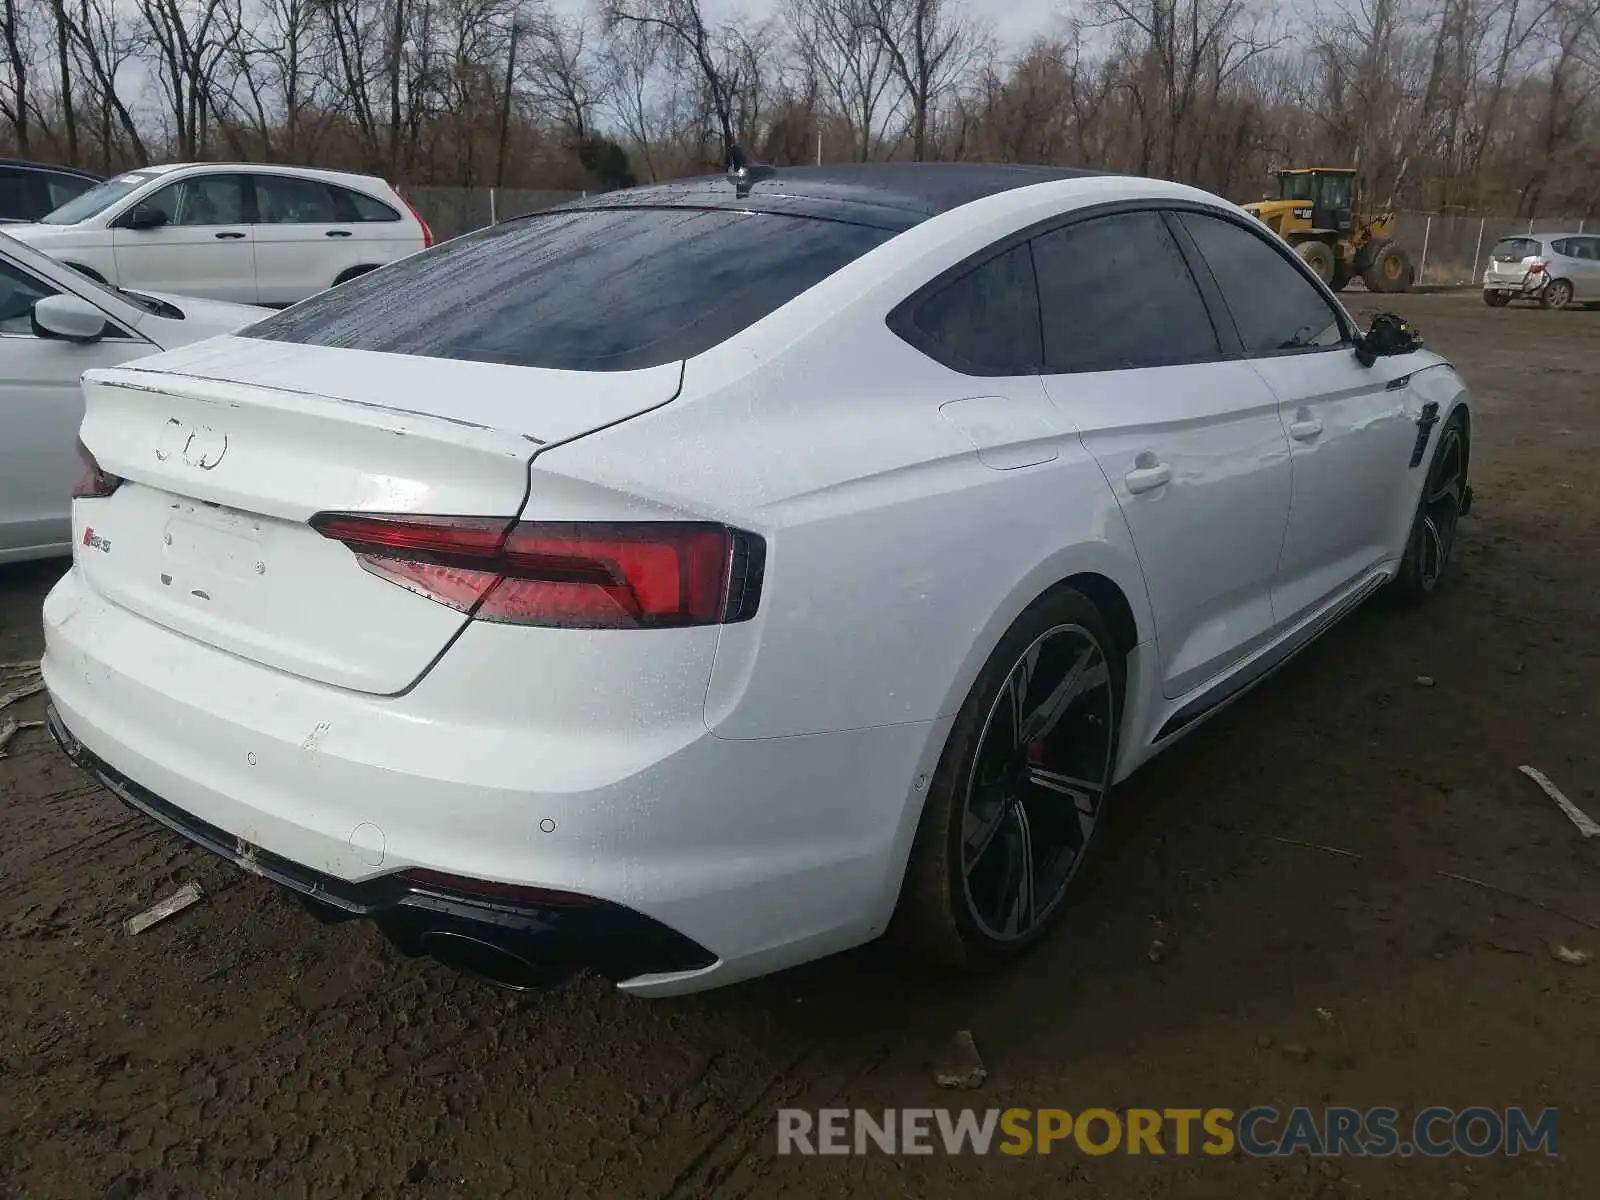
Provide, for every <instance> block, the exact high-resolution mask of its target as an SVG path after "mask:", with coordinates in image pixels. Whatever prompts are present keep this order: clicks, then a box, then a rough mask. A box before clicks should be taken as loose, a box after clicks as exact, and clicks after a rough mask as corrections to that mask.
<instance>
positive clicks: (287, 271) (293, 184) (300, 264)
mask: <svg viewBox="0 0 1600 1200" xmlns="http://www.w3.org/2000/svg"><path fill="white" fill-rule="evenodd" d="M250 178H251V181H252V183H253V184H254V185H255V197H256V212H255V220H256V224H255V226H254V227H253V229H252V231H251V232H252V235H253V236H254V238H255V258H256V289H257V293H256V294H257V299H258V302H259V303H261V304H293V303H294V302H295V301H296V300H303V299H305V298H306V297H307V296H309V295H311V294H312V293H314V292H320V291H322V289H324V288H326V287H330V286H331V285H332V284H333V281H334V280H335V279H337V278H338V277H339V276H340V275H341V274H342V273H343V272H344V271H346V270H348V269H349V268H350V267H353V266H355V265H356V264H357V262H358V259H359V251H360V247H359V245H358V243H359V241H360V239H359V237H358V231H359V226H358V224H357V223H356V222H355V221H354V220H353V219H351V218H352V217H353V216H354V214H353V213H351V212H349V211H348V209H347V208H346V207H345V206H341V205H340V204H339V202H338V199H337V197H336V196H335V194H334V193H335V190H334V188H332V187H331V186H330V185H328V184H326V183H324V182H322V180H320V179H306V178H302V177H299V176H294V175H272V174H267V173H259V174H254V175H252V176H251V177H250Z"/></svg>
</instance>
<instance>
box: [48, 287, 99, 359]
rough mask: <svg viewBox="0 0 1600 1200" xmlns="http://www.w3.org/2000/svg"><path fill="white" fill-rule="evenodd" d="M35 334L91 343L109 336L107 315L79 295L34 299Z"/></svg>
mask: <svg viewBox="0 0 1600 1200" xmlns="http://www.w3.org/2000/svg"><path fill="white" fill-rule="evenodd" d="M30 317H31V324H32V325H33V332H34V336H36V337H42V338H51V339H53V340H55V341H58V342H76V343H78V344H79V345H84V346H86V345H89V344H90V343H92V342H98V341H99V340H100V339H101V338H103V337H105V335H106V315H105V313H103V312H101V311H100V310H99V309H98V308H96V307H95V306H94V305H92V304H90V303H89V302H88V301H87V300H85V299H83V298H82V297H80V296H73V295H69V294H67V293H60V294H58V295H55V296H45V297H43V298H42V299H40V300H37V301H35V303H34V306H33V311H32V313H31V314H30Z"/></svg>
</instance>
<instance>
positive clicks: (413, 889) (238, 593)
mask: <svg viewBox="0 0 1600 1200" xmlns="http://www.w3.org/2000/svg"><path fill="white" fill-rule="evenodd" d="M732 174H733V177H732V178H721V177H718V178H713V179H710V180H700V181H691V182H686V183H678V184H672V185H666V186H662V187H653V188H641V189H634V190H629V191H624V192H618V193H613V194H611V195H608V196H604V197H599V198H596V199H592V200H589V201H586V202H583V203H580V204H578V205H575V206H569V207H567V208H565V209H560V210H554V211H550V212H547V213H543V214H539V215H536V216H531V217H528V218H525V219H520V220H517V221H513V222H509V223H507V224H503V225H499V226H496V227H494V228H491V229H486V230H483V231H481V232H478V233H476V234H472V235H469V236H467V237H464V238H461V239H459V240H456V241H454V242H451V243H448V244H446V245H443V246H440V247H438V248H436V249H434V250H432V251H429V252H427V253H424V254H421V255H418V256H416V257H414V258H412V259H410V260H408V261H406V262H404V263H401V264H398V265H396V266H394V267H392V268H390V269H388V270H386V271H384V272H383V273H382V275H381V276H374V277H373V278H371V279H370V280H357V281H356V282H354V283H352V284H350V285H348V286H347V287H345V288H339V289H336V290H334V291H331V292H328V293H326V294H325V295H322V296H319V297H315V298H313V299H312V300H309V301H307V302H306V303H304V304H301V305H298V306H296V307H295V308H293V309H291V310H289V311H288V312H285V313H281V314H278V315H275V316H273V317H271V318H269V319H268V320H267V321H265V322H264V323H262V324H261V325H258V326H256V327H254V328H252V329H251V330H249V331H247V332H246V334H245V335H243V336H240V337H237V338H232V339H225V340H223V341H220V342H213V343H210V344H208V345H206V346H204V347H199V348H194V349H190V350H188V351H184V350H179V351H176V352H173V353H170V354H167V355H164V356H162V357H160V358H156V359H153V360H149V361H146V362H143V363H140V364H137V365H136V366H135V367H132V368H128V369H122V370H105V371H96V372H92V373H91V374H90V376H89V379H88V381H87V384H86V391H87V399H88V413H87V417H86V419H85V422H84V426H83V440H84V442H85V443H86V444H87V447H88V449H89V450H90V451H91V452H92V454H93V456H94V459H95V460H96V466H95V469H94V470H93V471H91V472H90V474H89V476H88V477H86V478H85V480H84V482H83V484H82V486H81V488H80V490H79V496H80V499H79V500H78V503H77V504H76V506H75V508H74V539H75V544H76V547H77V549H76V562H75V565H74V569H73V570H72V571H71V573H70V574H69V575H68V576H67V577H66V578H65V579H63V580H62V581H61V582H60V584H59V585H58V586H57V587H56V588H55V590H54V591H53V592H52V593H51V594H50V596H49V599H48V601H47V603H46V606H45V622H46V634H47V652H46V655H45V659H44V678H45V681H46V683H47V685H48V688H49V691H50V697H51V709H50V712H51V716H50V720H51V723H52V728H53V729H54V731H55V733H56V736H57V738H58V740H59V741H60V742H61V744H62V745H63V747H65V748H66V749H67V751H68V753H69V754H70V755H72V757H74V758H75V759H76V760H77V761H78V762H79V763H80V764H82V765H83V766H85V767H86V768H87V769H88V770H90V771H91V772H92V773H93V774H94V775H96V776H97V777H98V778H100V779H101V780H103V781H105V782H106V783H107V784H108V785H109V786H110V787H111V788H112V789H113V790H115V791H116V793H117V794H118V795H119V796H121V798H122V799H123V800H125V801H126V802H128V803H129V804H131V805H133V806H134V807H135V808H138V809H140V810H143V811H144V812H146V813H147V814H149V815H151V816H153V817H154V818H156V819H157V820H160V821H162V822H164V823H166V824H167V825H168V826H170V827H172V828H173V829H175V830H177V831H179V832H180V833H182V834H184V835H185V836H187V837H188V838H190V839H192V840H194V841H196V842H198V843H200V844H201V845H203V846H206V847H209V848H210V849H212V850H214V851H216V852H217V853H219V854H222V855H224V856H226V857H228V858H230V859H232V860H233V861H235V862H236V863H238V864H240V865H241V866H243V867H245V868H246V869H248V870H250V871H252V872H255V873H256V874H259V875H262V876H265V877H267V878H269V879H273V880H276V881H278V882H279V883H281V884H283V885H285V886H286V887H288V888H290V889H293V890H294V891H296V892H298V893H299V894H300V895H301V896H302V897H304V898H305V899H306V901H307V903H308V904H309V905H310V906H311V907H312V908H313V909H314V910H315V911H317V912H318V913H320V914H322V915H324V916H326V917H329V918H342V917H353V916H365V917H370V918H373V919H375V920H376V921H377V923H378V924H379V926H380V927H381V928H382V929H383V930H384V931H385V932H386V933H387V934H389V935H390V936H391V937H392V938H393V939H394V941H395V942H396V943H397V944H398V945H399V946H400V947H401V948H402V949H404V950H406V951H408V952H413V953H423V954H430V955H433V956H435V957H436V958H438V959H440V960H442V961H444V962H447V963H450V964H452V965H454V966H456V967H459V968H462V969H465V970H467V971H470V972H473V973H476V974H478V975H480V976H482V977H485V978H488V979H491V980H493V981H495V982H497V983H500V984H503V985H506V986H510V987H527V986H532V985H534V984H537V983H540V982H542V981H544V980H546V979H549V978H552V977H554V976H556V975H558V974H560V973H561V972H562V971H565V970H570V969H573V968H579V967H583V968H592V969H596V970H598V971H600V972H602V973H603V974H605V975H606V976H608V977H610V978H611V979H613V980H615V981H617V983H618V984H619V985H620V986H622V987H623V988H625V989H627V990H629V991H631V992H634V993H637V994H646V995H662V994H670V993H681V992H690V991H695V990H699V989H703V988H708V987H712V986H716V985H719V984H724V983H728V982H731V981H734V980H739V979H744V978H748V977H750V976H754V975H758V974H761V973H763V972H767V971H772V970H775V969H777V968H781V967H785V966H788V965H791V964H794V963H799V962H802V961H804V960H807V959H812V958H816V957H818V956H821V955H825V954H829V953H832V952H834V951H838V950H842V949H844V948H846V947H849V946H853V945H857V944H860V943H862V942H866V941H868V940H869V939H872V938H875V937H877V936H878V935H880V934H882V933H884V932H885V931H886V930H887V929H888V928H889V927H890V925H891V921H894V922H895V923H896V924H898V925H899V926H901V927H902V929H903V932H904V933H905V934H906V936H907V937H908V938H909V939H910V940H912V941H913V942H916V943H918V944H920V945H921V946H922V947H924V948H926V949H927V950H928V951H929V952H931V953H932V954H933V955H935V956H937V957H938V958H940V959H943V960H945V961H947V962H952V963H956V964H961V965H965V966H982V965H986V964H991V963H995V962H1000V961H1004V960H1006V959H1008V958H1010V957H1012V956H1013V955H1015V954H1017V953H1018V952H1019V951H1022V950H1024V949H1025V948H1026V947H1028V946H1029V945H1031V944H1033V943H1034V942H1035V941H1036V940H1037V939H1038V938H1039V937H1040V936H1041V935H1043V934H1044V933H1045V932H1046V930H1047V929H1048V928H1049V927H1050V925H1051V923H1052V922H1053V921H1054V920H1055V919H1056V918H1057V917H1058V916H1059V915H1060V913H1061V912H1062V910H1063V904H1062V901H1063V898H1064V897H1065V896H1066V894H1067V891H1068V885H1069V884H1070V882H1071V881H1072V879H1073V877H1074V875H1075V873H1076V872H1077V870H1078V867H1079V865H1080V864H1081V862H1082V861H1083V857H1084V854H1085V852H1086V850H1087V849H1088V848H1089V845H1090V842H1091V839H1092V838H1093V836H1094V834H1095V831H1096V829H1097V828H1098V826H1099V824H1100V820H1099V818H1100V815H1101V814H1102V812H1104V810H1105V805H1106V801H1107V796H1108V793H1109V792H1110V789H1111V788H1112V786H1113V784H1115V783H1116V782H1117V781H1119V780H1120V779H1122V778H1123V777H1124V776H1126V775H1127V774H1128V773H1129V772H1130V771H1133V770H1134V769H1135V768H1136V767H1138V766H1139V765H1140V764H1141V763H1143V762H1145V761H1146V760H1147V759H1149V758H1150V757H1152V756H1153V755H1155V754H1156V753H1158V752H1160V751H1161V750H1163V749H1165V748H1166V747H1167V746H1169V745H1171V744H1172V743H1173V742H1174V741H1175V740H1176V739H1177V738H1179V737H1180V736H1182V735H1184V734H1185V733H1187V732H1188V731H1190V730H1192V729H1194V728H1195V727H1196V726H1197V725H1199V724H1200V723H1201V722H1202V721H1203V720H1204V719H1205V718H1207V717H1209V716H1210V715H1211V714H1213V713H1215V712H1216V711H1217V710H1218V709H1220V708H1221V707H1222V706H1224V705H1225V704H1227V703H1228V702H1229V701H1231V700H1233V699H1234V698H1235V697H1237V696H1238V695H1239V694H1240V693H1241V692H1242V691H1243V690H1244V689H1245V688H1247V687H1249V686H1251V685H1252V684H1255V683H1256V682H1258V681H1259V680H1261V679H1262V678H1263V677H1264V676H1266V675H1267V674H1268V673H1269V672H1270V671H1271V670H1272V669H1273V668H1275V667H1278V666H1280V665H1281V664H1282V663H1283V662H1284V661H1285V660H1287V659H1288V658H1289V657H1290V656H1291V655H1293V654H1294V653H1295V652H1296V651H1298V650H1300V649H1301V648H1302V647H1304V646H1305V645H1306V644H1307V643H1308V642H1310V641H1311V640H1312V639H1313V638H1314V637H1316V636H1317V635H1318V634H1320V633H1321V632H1323V631H1324V630H1325V629H1327V628H1328V627H1329V625H1331V624H1332V623H1333V622H1334V621H1335V620H1337V619H1338V618H1340V617H1342V616H1344V615H1345V614H1347V613H1348V612H1350V611H1351V610H1352V609H1353V608H1355V607H1356V606H1357V605H1358V604H1360V603H1361V602H1362V601H1364V600H1365V599H1367V598H1368V597H1370V596H1372V595H1374V594H1375V593H1376V592H1378V591H1379V590H1380V589H1383V588H1385V587H1387V588H1388V589H1390V590H1391V591H1392V592H1394V593H1397V594H1399V595H1401V596H1405V597H1409V598H1420V597H1424V596H1426V595H1428V594H1429V593H1431V592H1432V591H1433V589H1434V588H1435V587H1436V586H1437V585H1438V583H1439V580H1440V578H1441V575H1442V573H1443V572H1444V571H1445V568H1446V564H1447V562H1448V560H1449V555H1450V548H1451V544H1452V541H1453V539H1454V534H1455V530H1456V524H1457V518H1458V517H1459V515H1460V514H1461V513H1462V512H1463V511H1464V510H1465V509H1466V507H1467V505H1468V502H1469V498H1470V495H1469V492H1468V490H1467V464H1468V447H1469V441H1468V439H1469V436H1470V431H1471V417H1470V415H1469V411H1468V395H1467V392H1466V389H1465V388H1464V387H1463V385H1462V382H1461V380H1460V378H1459V377H1458V376H1457V374H1456V372H1455V371H1454V370H1453V369H1452V368H1451V366H1450V365H1449V364H1448V363H1447V362H1445V361H1443V360H1442V359H1440V358H1439V357H1438V356H1436V355H1434V354H1432V353H1429V352H1427V351H1425V350H1423V349H1422V348H1421V343H1420V340H1419V338H1418V337H1417V335H1416V333H1415V331H1414V330H1412V329H1410V328H1409V327H1408V326H1407V325H1406V324H1405V323H1404V322H1403V321H1401V320H1399V319H1397V318H1392V317H1386V318H1380V319H1379V320H1377V321H1375V322H1374V324H1373V326H1372V327H1371V328H1370V329H1369V330H1367V331H1364V332H1363V331H1359V330H1357V329H1356V328H1355V327H1354V325H1353V324H1352V322H1351V319H1350V317H1349V316H1348V315H1347V313H1346V312H1345V310H1344V309H1343V308H1342V307H1341V306H1340V304H1339V301H1338V299H1337V298H1336V297H1335V296H1334V295H1333V294H1332V293H1330V292H1329V291H1328V289H1327V288H1326V287H1324V286H1323V285H1322V284H1321V283H1320V282H1318V281H1317V279H1316V278H1315V277H1314V276H1313V275H1312V274H1311V273H1310V272H1308V271H1307V269H1306V268H1305V266H1304V264H1302V263H1301V262H1299V261H1298V260H1297V259H1296V258H1295V256H1294V254H1293V253H1292V252H1291V251H1290V250H1288V249H1287V248H1286V247H1285V246H1284V245H1283V244H1282V243H1281V242H1280V241H1278V240H1277V239H1276V238H1274V237H1273V236H1272V235H1271V234H1270V233H1268V232H1267V231H1266V230H1264V229H1263V228H1261V226H1260V225H1259V223H1257V222H1255V221H1253V220H1252V219H1251V218H1250V217H1249V216H1248V215H1246V214H1245V213H1243V212H1242V211H1241V210H1240V209H1238V208H1236V207H1234V206H1233V205H1230V204H1228V203H1226V202H1224V201H1221V200H1218V199H1217V198H1215V197H1213V196H1211V195H1208V194H1206V193H1204V192H1200V191H1196V190H1194V189H1192V188H1188V187H1183V186H1179V185H1176V184H1170V183H1161V182H1152V181H1150V180H1145V179H1134V178H1126V177H1116V176H1097V175H1091V174H1087V173H1083V172H1073V171H1067V170H1045V169H1032V168H1024V167H1016V166H983V165H911V164H906V165H897V166H884V167H860V168H841V169H816V170H813V169H801V170H795V171H792V172H779V173H777V174H775V175H769V174H768V172H767V170H766V169H765V168H760V169H756V168H745V169H744V170H743V171H742V172H741V171H735V172H733V173H732Z"/></svg>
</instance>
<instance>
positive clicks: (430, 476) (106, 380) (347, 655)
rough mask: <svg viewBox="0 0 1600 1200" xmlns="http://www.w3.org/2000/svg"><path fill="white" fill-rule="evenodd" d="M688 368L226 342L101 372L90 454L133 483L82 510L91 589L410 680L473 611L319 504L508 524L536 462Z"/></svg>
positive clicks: (389, 685) (87, 420) (321, 671)
mask: <svg viewBox="0 0 1600 1200" xmlns="http://www.w3.org/2000/svg"><path fill="white" fill-rule="evenodd" d="M680 377H681V366H680V364H677V363H673V364H670V365H668V366H663V367H659V368H654V369H651V370H646V371H636V372H619V373H615V374H607V375H594V374H588V373H581V372H569V371H547V370H539V369H535V368H528V367H508V366H500V365H496V364H484V363H467V362H444V361H441V360H435V359H425V358H416V357H411V356H405V355H388V354H376V353H372V352H368V351H356V350H343V349H334V348H327V347H314V346H297V345H285V344H283V343H273V342H253V341H250V340H249V339H236V338H225V339H218V340H213V341H210V342H205V343H200V344H198V345H196V346H191V347H185V348H183V349H181V350H177V351H172V352H169V353H166V354H161V355H157V356H154V357H152V358H147V359H143V360H141V361H140V362H139V363H138V364H137V365H136V366H130V367H121V368H115V369H109V370H103V371H92V372H90V373H89V374H88V375H87V376H86V377H85V380H84V398H85V416H84V422H83V427H82V438H83V442H84V445H85V446H86V447H87V448H88V449H89V451H90V452H91V453H92V454H93V455H94V456H95V458H96V459H97V460H98V462H99V463H100V465H101V467H102V468H103V469H105V470H106V471H108V472H110V473H112V474H114V475H118V476H121V477H122V478H123V479H124V480H126V482H125V483H123V484H122V486H121V487H119V488H118V489H117V490H116V491H115V492H114V493H113V494H112V495H111V496H110V497H108V498H106V499H103V500H94V501H87V502H84V503H81V504H79V505H77V506H75V507H76V509H77V512H76V514H75V516H76V518H77V523H78V525H79V526H80V527H81V528H79V529H78V530H77V533H76V536H77V540H78V543H79V545H78V549H77V559H78V564H79V569H80V570H81V571H82V572H83V574H84V576H85V578H86V580H87V582H88V583H89V585H90V586H91V587H93V588H94V589H95V590H96V591H97V592H99V593H100V594H102V595H104V596H105V597H106V598H108V599H110V600H112V601H114V602H115V603H117V604H119V605H121V606H123V607H125V608H127V609H129V610H131V611H133V612H136V613H138V614H139V615H141V616H143V617H145V618H146V619H148V620H150V621H153V622H155V623H156V624H159V625H161V626H163V627H165V628H168V629H172V630H174V631H176V632H179V633H182V634H184V635H185V636H188V637H191V638H195V639H197V640H199V641H202V642H205V643H207V644H210V645H214V646H216V647H218V648H220V649H223V650H226V651H228V652H229V653H231V654H236V655H238V656H240V657H243V658H247V659H250V660H252V661H255V662H260V663H263V664H265V665H268V666H271V667H274V668H276V669H279V670H283V671H287V672H290V673H293V674H295V675H299V676H302V677H305V678H310V679H315V680H318V681H320V682H323V683H329V684H334V685H337V686H340V687H346V688H351V689H354V690H358V691H363V692H371V693H378V694H393V693H395V692H399V691H403V690H404V689H405V688H406V687H408V686H409V685H410V684H411V683H413V682H414V681H415V680H416V679H417V678H418V676H420V675H421V674H422V673H423V672H424V671H425V670H426V669H427V668H428V666H429V665H430V664H431V663H432V662H433V661H434V659H435V658H437V657H438V655H439V654H440V652H442V651H443V650H444V648H445V647H446V646H448V645H449V643H450V640H451V638H453V637H454V636H455V634H456V633H457V632H458V631H459V630H460V629H461V627H462V625H463V624H464V623H465V622H466V620H468V618H467V617H466V616H465V615H464V614H462V613H460V612H458V611H456V610H454V609H451V608H448V607H446V606H444V605H442V604H438V603H435V602H434V601H432V600H428V599H425V598H424V597H422V596H420V595H417V594H415V593H413V592H410V591H407V590H406V589H405V588H403V587H400V586H397V585H396V584H394V583H391V582H388V581H386V580H384V579H380V578H379V577H378V576H376V575H373V574H371V573H369V572H368V571H366V570H364V569H363V568H362V567H361V565H360V563H359V562H358V561H357V559H356V557H355V555H354V554H352V553H351V552H350V550H349V549H348V548H347V547H345V546H343V545H341V544H339V543H338V542H334V541H330V540H328V539H326V538H324V537H322V536H321V535H320V534H318V533H317V532H316V531H314V530H313V529H311V528H310V526H309V525H308V524H307V523H306V522H307V521H308V520H309V519H310V518H311V517H312V516H313V515H315V514H316V513H318V512H329V511H336V512H381V513H414V514H425V515H448V516H471V517H499V518H505V519H506V520H507V521H509V520H511V519H512V518H514V517H515V516H516V515H517V514H518V513H519V512H520V510H521V509H522V506H523V503H524V501H525V499H526V497H527V489H528V464H529V461H530V460H531V459H532V457H533V455H534V454H535V453H536V452H537V450H538V449H539V446H540V445H541V444H543V443H545V442H552V441H558V440H567V439H569V438H572V437H576V436H580V435H581V434H583V433H585V432H588V431H590V430H592V429H595V428H598V427H600V426H603V425H608V424H612V423H614V422H616V421H618V420H623V419H625V418H626V417H628V416H631V415H633V414H635V413H638V412H643V411H646V410H648V409H650V408H655V407H657V406H659V405H661V404H664V403H666V402H667V401H669V400H671V399H672V397H673V396H674V395H675V394H676V393H677V389H678V382H679V379H680Z"/></svg>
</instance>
